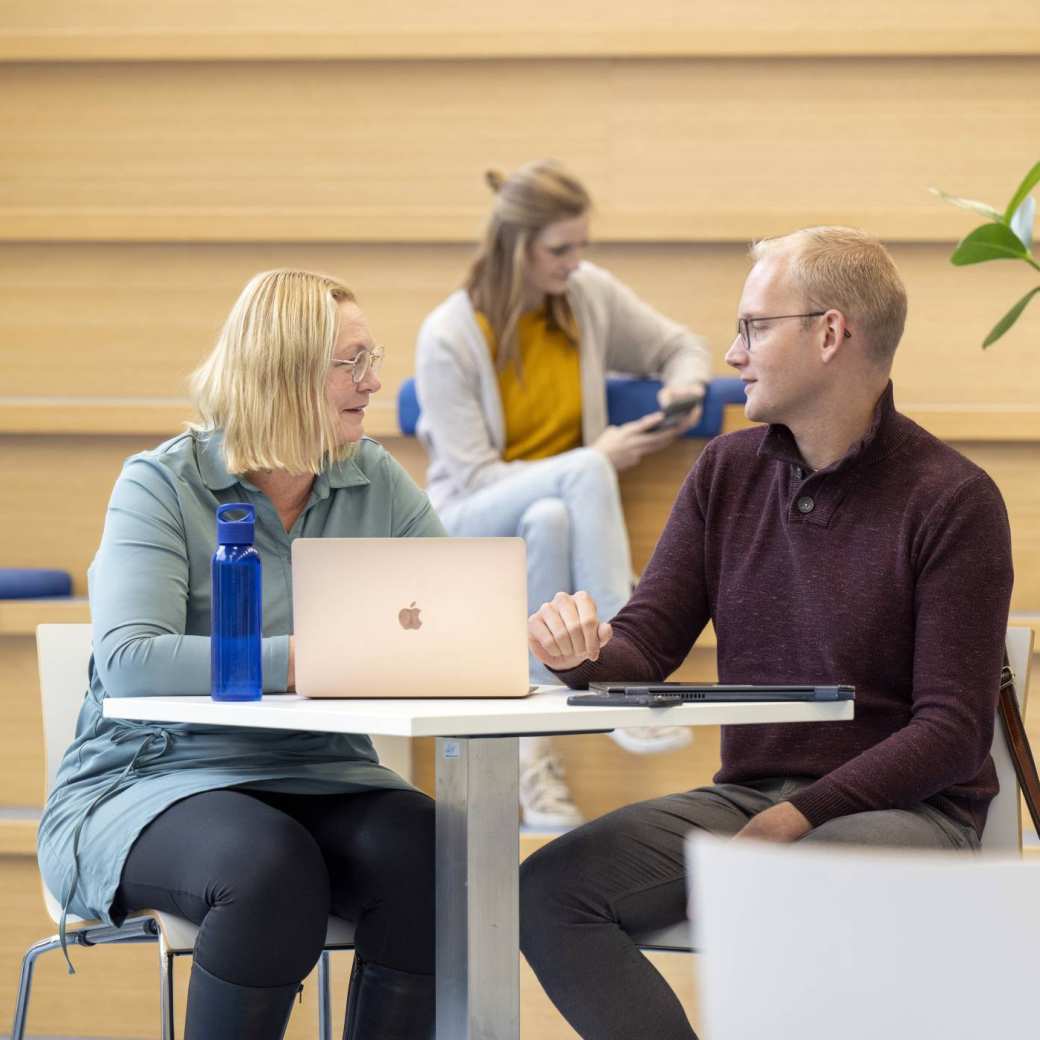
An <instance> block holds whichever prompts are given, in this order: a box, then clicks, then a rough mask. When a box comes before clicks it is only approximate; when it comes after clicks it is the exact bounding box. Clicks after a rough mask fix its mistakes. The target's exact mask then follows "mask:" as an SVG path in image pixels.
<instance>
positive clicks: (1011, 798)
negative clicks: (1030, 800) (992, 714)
mask: <svg viewBox="0 0 1040 1040" xmlns="http://www.w3.org/2000/svg"><path fill="white" fill-rule="evenodd" d="M1007 653H1008V663H1009V664H1010V665H1011V670H1012V672H1014V673H1015V696H1016V698H1017V699H1018V706H1019V709H1020V710H1021V712H1022V717H1023V718H1025V713H1026V702H1027V698H1028V696H1029V665H1030V662H1031V661H1032V657H1033V630H1032V629H1031V628H1017V627H1012V628H1009V629H1008V630H1007ZM991 753H992V755H993V763H994V765H995V766H996V767H997V779H998V780H999V781H1000V793H999V794H998V795H997V797H996V798H994V799H993V801H992V802H990V806H989V813H988V814H987V816H986V828H985V830H984V831H983V832H982V848H983V850H984V851H985V852H1021V851H1022V800H1021V798H1020V796H1019V789H1018V779H1017V777H1016V776H1015V766H1014V764H1013V763H1012V761H1011V752H1010V751H1009V750H1008V745H1007V741H1006V740H1005V739H1004V731H1003V730H1002V729H1001V727H1000V719H999V718H998V719H997V724H996V727H995V729H994V730H993V747H992V752H991Z"/></svg>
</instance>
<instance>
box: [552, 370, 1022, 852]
mask: <svg viewBox="0 0 1040 1040" xmlns="http://www.w3.org/2000/svg"><path fill="white" fill-rule="evenodd" d="M1011 584H1012V569H1011V546H1010V532H1009V529H1008V520H1007V513H1006V511H1005V509H1004V503H1003V500H1002V499H1001V496H1000V492H999V491H998V490H997V488H996V486H995V485H994V483H993V481H992V480H991V479H990V478H989V477H988V476H987V475H986V473H985V472H983V470H981V469H979V468H978V467H977V466H976V465H974V463H972V462H969V461H968V460H967V459H965V458H964V457H963V456H962V455H960V454H958V453H957V452H956V451H954V450H953V449H952V448H950V447H948V446H947V445H945V444H943V443H942V442H941V441H939V440H937V439H936V438H935V437H933V436H932V435H931V434H929V433H928V432H926V431H925V430H923V429H922V428H921V427H919V426H918V425H917V424H916V423H914V422H912V421H911V420H910V419H907V418H906V417H905V416H903V415H900V414H899V413H898V412H897V411H896V410H895V406H894V404H893V399H892V385H891V383H890V384H889V386H888V389H887V390H886V391H885V393H884V394H883V395H882V397H881V398H880V400H879V401H878V405H877V408H876V410H875V414H874V421H873V425H872V426H871V429H870V430H869V432H868V433H867V435H866V437H865V438H864V439H863V441H861V442H860V443H859V444H857V445H854V446H853V448H852V449H851V450H850V451H849V452H848V454H846V455H845V456H844V457H843V458H842V459H840V460H839V461H838V462H836V463H834V464H832V465H830V466H828V467H826V468H825V469H822V470H819V471H817V472H815V473H811V472H809V471H808V470H807V469H806V468H805V463H804V462H803V461H802V459H801V457H800V455H799V453H798V448H797V446H796V444H795V441H794V438H793V436H792V435H791V432H790V431H789V430H788V429H787V427H785V426H769V427H764V428H763V427H758V428H755V429H751V430H742V431H740V432H739V433H733V434H730V435H727V436H723V437H719V438H717V439H716V440H713V441H712V442H710V443H709V444H708V445H707V447H706V448H705V450H704V452H703V454H702V455H701V457H700V459H699V460H698V462H697V464H696V466H694V468H693V470H692V471H691V473H690V474H689V476H688V477H687V478H686V480H685V482H684V483H683V485H682V488H681V489H680V491H679V495H678V498H677V499H676V501H675V505H674V506H673V508H672V512H671V515H670V517H669V519H668V523H667V526H666V527H665V529H664V532H663V534H662V535H661V539H660V541H659V542H658V544H657V548H656V549H655V551H654V554H653V557H652V559H651V561H650V563H649V565H648V567H647V569H646V571H645V573H644V574H643V576H642V578H641V579H640V582H639V586H638V588H637V589H636V591H635V593H634V595H633V596H632V599H631V600H630V601H629V603H628V604H627V605H626V606H625V607H624V609H623V610H621V612H620V613H619V614H618V615H617V617H616V618H615V619H614V620H613V625H614V638H613V640H612V641H611V642H610V643H609V644H608V645H607V646H606V647H605V648H604V650H603V653H602V655H601V657H600V659H599V661H598V662H596V663H592V662H586V663H585V664H583V665H580V666H579V667H578V668H575V669H572V670H571V671H569V672H566V673H563V675H562V678H563V679H564V680H565V681H566V682H567V683H568V684H569V685H571V686H576V687H579V686H585V685H587V684H588V683H589V682H590V681H593V680H605V679H611V680H634V681H657V680H661V679H663V678H665V677H666V676H668V675H670V674H671V673H672V672H673V671H674V670H675V669H676V668H677V667H678V666H679V664H681V662H682V661H683V659H684V658H685V657H686V655H687V653H688V652H689V650H690V648H691V646H692V645H693V643H694V641H695V640H696V638H697V636H698V635H699V634H700V632H701V630H702V629H703V628H704V626H705V624H706V623H707V622H708V620H709V619H710V620H712V621H714V623H715V631H716V634H717V636H718V671H719V680H720V681H721V682H740V683H777V682H791V683H851V684H852V685H854V686H855V687H856V707H855V711H856V717H855V719H854V721H852V722H821V723H797V724H787V725H752V726H726V727H723V730H722V769H721V770H720V771H719V772H718V774H717V775H716V777H715V780H716V782H719V783H740V782H744V781H748V780H755V779H759V778H764V777H811V778H814V779H815V780H816V782H815V783H812V784H809V785H808V786H807V787H805V788H803V789H802V790H800V791H799V792H798V793H797V794H796V795H794V796H793V797H792V798H791V802H792V803H793V804H794V805H795V806H796V807H797V808H798V809H799V810H800V811H801V812H802V814H803V815H804V816H805V817H806V818H807V819H808V820H809V822H810V823H811V824H812V825H813V826H819V825H820V824H822V823H824V822H826V821H827V820H829V819H832V818H834V817H837V816H843V815H846V814H848V813H856V812H865V811H869V810H874V809H893V808H900V807H906V806H911V805H914V804H916V803H919V802H922V801H927V802H929V803H931V804H933V805H935V806H936V807H937V808H939V809H941V810H942V811H944V812H946V813H948V814H949V815H951V816H953V817H954V818H955V819H957V820H960V821H962V822H964V823H968V824H971V825H974V827H975V828H976V830H977V831H978V832H979V833H980V834H981V831H982V827H983V825H984V823H985V820H986V809H987V806H988V804H989V802H990V800H991V799H992V797H993V795H994V794H995V793H996V791H997V779H996V773H995V771H994V768H993V762H992V760H991V759H990V757H989V750H990V744H991V742H992V739H993V725H994V717H995V711H996V701H997V692H998V677H999V674H1000V669H1001V664H1002V654H1003V645H1004V633H1005V628H1006V625H1007V617H1008V606H1009V601H1010V596H1011Z"/></svg>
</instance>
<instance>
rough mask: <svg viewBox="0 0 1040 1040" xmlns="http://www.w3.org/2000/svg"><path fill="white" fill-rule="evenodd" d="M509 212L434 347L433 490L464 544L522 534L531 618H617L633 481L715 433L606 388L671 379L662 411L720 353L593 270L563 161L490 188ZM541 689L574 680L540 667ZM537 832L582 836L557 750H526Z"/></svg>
mask: <svg viewBox="0 0 1040 1040" xmlns="http://www.w3.org/2000/svg"><path fill="white" fill-rule="evenodd" d="M487 179H488V183H489V184H490V186H491V188H492V189H493V190H494V192H495V201H494V204H493V206H492V210H491V215H490V218H489V220H488V223H487V229H486V232H485V235H484V241H483V244H482V245H481V247H480V250H479V252H478V254H477V256H476V258H475V259H474V261H473V263H472V265H471V266H470V269H469V273H468V274H467V276H466V280H465V284H464V287H463V288H462V289H460V290H458V291H457V292H455V293H453V294H452V295H451V296H449V297H448V299H447V300H445V301H444V302H443V303H442V304H441V305H440V306H439V307H437V308H436V310H434V311H433V312H432V313H431V314H430V315H429V316H428V317H427V319H426V321H425V322H424V323H423V326H422V329H421V330H420V332H419V339H418V348H417V358H416V380H417V386H418V393H419V403H420V406H421V417H420V420H419V431H418V432H419V436H420V438H421V440H422V442H423V444H424V446H425V448H426V451H427V453H428V455H429V459H430V465H429V482H428V488H427V490H428V492H429V495H430V499H431V501H432V502H433V504H434V506H435V508H436V509H437V511H438V513H439V514H440V516H441V519H442V520H443V521H444V525H445V527H446V528H447V529H448V531H449V533H451V534H452V535H457V536H489V535H520V536H522V537H523V538H524V539H525V540H526V542H527V552H528V599H529V607H530V610H531V612H534V611H535V610H537V609H538V607H539V606H540V605H541V604H542V603H543V602H546V601H548V600H551V599H552V597H553V596H554V595H555V594H556V593H557V592H560V591H564V592H575V591H577V590H579V589H584V590H585V591H587V592H589V594H590V595H592V597H593V598H594V599H595V601H596V602H597V603H598V604H600V605H601V614H602V616H603V617H605V618H609V617H610V616H612V615H613V614H614V613H615V612H616V611H618V610H620V609H621V607H622V606H623V605H624V603H625V602H626V600H627V599H628V597H629V594H630V593H631V589H632V567H631V562H630V559H629V550H628V536H627V533H626V531H625V522H624V518H623V516H622V512H621V499H620V495H619V491H618V479H617V473H618V471H620V470H624V469H628V468H629V467H631V466H635V465H636V464H637V463H638V462H639V461H640V459H642V458H643V457H644V456H645V455H648V454H651V453H653V452H655V451H658V450H660V449H661V448H663V447H665V446H666V445H667V444H670V443H671V442H672V441H674V440H675V438H676V437H677V436H679V435H680V434H681V433H682V432H684V430H686V429H688V428H689V427H690V426H691V425H692V424H694V423H695V422H696V421H697V419H698V418H699V414H700V413H699V408H696V407H695V408H694V409H693V411H692V412H691V413H690V414H689V416H688V417H687V419H686V420H685V422H683V423H680V424H679V425H678V426H676V427H673V428H671V429H667V430H660V431H655V429H654V427H655V426H656V425H657V424H658V422H659V421H660V420H661V418H662V415H661V413H660V412H656V413H654V414H652V415H648V416H645V417H644V418H643V419H639V420H637V421H635V422H630V423H626V424H625V425H623V426H608V424H607V405H606V373H607V371H608V370H609V371H619V372H626V373H631V374H633V375H638V376H657V377H659V378H661V379H662V380H663V381H664V384H665V385H664V388H663V389H662V390H661V393H660V395H659V404H660V406H661V407H662V408H664V407H665V406H667V405H669V404H672V403H674V402H678V401H682V400H695V399H698V398H700V397H701V396H703V392H704V384H705V382H706V381H707V379H708V378H709V376H710V371H711V369H710V359H709V356H708V352H707V350H706V348H705V346H704V344H703V342H702V341H701V340H700V339H699V338H698V337H696V336H694V335H693V334H692V333H690V332H689V331H688V330H687V329H685V328H683V327H682V326H681V325H677V324H676V323H675V322H673V321H670V320H669V319H668V318H665V317H664V316H663V315H661V314H659V313H657V311H655V310H653V309H652V308H651V307H650V306H649V305H648V304H646V303H644V302H643V301H642V300H641V299H639V297H638V296H636V294H635V293H633V292H632V290H631V289H629V288H627V287H626V286H625V285H623V284H622V283H621V282H619V281H618V280H617V279H616V278H615V277H614V276H613V275H611V274H610V273H609V272H608V271H605V270H603V269H602V268H600V267H596V266H594V265H592V264H590V263H587V262H585V261H583V260H582V254H583V253H584V250H585V247H586V245H587V243H588V236H589V210H590V206H591V201H590V198H589V194H588V192H587V191H586V190H585V188H584V186H583V185H582V184H581V183H580V182H579V181H578V180H577V179H576V178H575V177H574V176H573V175H572V174H570V173H569V172H568V171H567V170H566V169H564V168H563V167H562V166H561V165H560V164H558V163H555V162H550V161H540V162H533V163H529V164H528V165H526V166H523V167H521V168H520V169H519V170H517V171H516V172H514V173H513V174H512V175H510V176H509V177H503V176H502V175H501V174H498V173H494V172H492V173H489V174H488V178H487ZM531 675H532V679H534V680H535V681H537V682H556V681H557V680H556V678H555V677H554V676H553V674H552V673H551V672H549V671H548V670H547V669H546V668H545V667H544V666H543V665H542V664H541V663H540V662H538V661H536V660H535V659H534V658H532V659H531ZM615 739H616V740H617V742H618V743H619V744H621V746H622V747H625V748H626V749H627V750H630V751H637V752H654V751H666V750H671V749H673V748H676V747H682V746H684V745H685V744H686V743H688V742H689V734H688V731H686V730H679V729H676V728H675V727H662V728H655V729H653V730H645V731H633V730H625V731H621V730H618V731H615ZM520 754H521V766H520V768H521V775H520V790H521V794H520V800H521V808H522V810H523V816H524V822H525V823H526V824H528V825H530V826H540V827H568V826H573V825H575V824H577V823H580V822H581V814H580V813H579V812H578V810H577V808H576V807H575V805H574V802H573V800H572V798H571V796H570V792H569V791H568V789H567V786H566V782H565V780H564V777H563V773H562V768H561V766H560V763H559V760H558V758H557V757H556V756H555V755H553V754H552V753H551V748H550V743H549V740H548V738H527V739H524V740H522V741H521V749H520Z"/></svg>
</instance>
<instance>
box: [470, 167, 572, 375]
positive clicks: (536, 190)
mask: <svg viewBox="0 0 1040 1040" xmlns="http://www.w3.org/2000/svg"><path fill="white" fill-rule="evenodd" d="M485 177H486V179H487V182H488V184H489V185H490V187H491V188H492V190H493V191H494V192H495V204H494V206H493V208H492V210H491V216H490V218H489V219H488V223H487V228H486V229H485V232H484V240H483V242H482V243H481V246H480V249H479V251H478V253H477V255H476V257H475V258H474V260H473V263H472V265H471V266H470V269H469V273H468V274H467V276H466V280H465V283H464V284H465V288H466V290H467V291H468V292H469V297H470V300H471V301H472V303H473V306H474V308H475V309H476V310H478V311H481V312H482V313H483V314H484V316H485V317H486V318H487V321H488V324H489V325H490V326H491V332H492V335H493V336H494V337H495V342H496V343H497V345H498V350H497V358H496V364H497V367H498V369H499V371H501V370H503V369H505V368H506V367H507V366H508V365H513V366H514V367H515V368H516V369H517V371H518V372H519V371H520V349H519V344H518V343H517V339H516V329H517V323H518V322H519V320H520V315H521V314H522V313H523V310H524V278H525V274H526V268H527V262H528V258H529V256H530V249H531V246H532V244H533V242H534V238H535V236H536V235H537V234H538V232H539V231H541V230H542V229H543V228H545V227H547V226H548V225H549V224H554V223H556V222H557V221H558V220H570V219H572V218H574V217H581V216H584V215H585V214H586V213H587V212H588V210H589V207H590V206H591V204H592V203H591V200H590V198H589V193H588V192H587V191H586V190H585V187H584V185H583V184H582V183H581V182H580V181H579V180H578V179H577V178H576V177H574V176H573V175H572V174H570V173H568V172H567V170H565V169H564V167H563V166H562V165H561V164H560V163H558V162H555V161H554V160H551V159H540V160H538V161H537V162H531V163H528V164H527V165H526V166H521V167H520V169H518V170H516V171H515V172H514V173H512V174H510V176H508V177H505V176H503V175H502V174H501V173H498V172H497V171H495V170H489V171H488V172H487V174H486V175H485ZM546 312H547V317H548V320H549V322H550V324H551V325H554V326H555V327H556V328H559V329H562V330H563V331H564V332H565V333H567V335H568V336H570V337H571V338H572V339H573V340H577V338H578V327H577V323H576V321H575V319H574V314H573V312H572V311H571V306H570V303H569V302H568V301H567V297H566V296H562V295H561V296H548V297H546Z"/></svg>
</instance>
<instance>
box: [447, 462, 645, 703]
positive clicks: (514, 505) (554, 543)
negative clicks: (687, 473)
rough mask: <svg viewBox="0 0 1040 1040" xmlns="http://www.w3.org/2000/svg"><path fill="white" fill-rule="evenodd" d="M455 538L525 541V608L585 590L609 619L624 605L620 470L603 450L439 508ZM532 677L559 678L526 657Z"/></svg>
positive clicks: (528, 471)
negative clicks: (559, 595) (514, 538)
mask: <svg viewBox="0 0 1040 1040" xmlns="http://www.w3.org/2000/svg"><path fill="white" fill-rule="evenodd" d="M440 517H441V520H442V522H443V523H444V526H445V528H446V529H447V531H448V533H449V534H451V535H454V536H456V537H459V538H475V537H484V538H486V537H495V536H497V537H503V536H514V535H519V536H520V537H521V538H523V539H524V541H525V542H526V543H527V609H528V613H529V614H533V613H534V612H535V611H536V610H537V609H538V608H539V607H540V606H541V605H542V604H543V603H547V602H548V601H549V600H551V599H552V598H553V596H555V595H556V593H557V592H561V591H562V592H577V591H579V590H584V591H585V592H587V593H588V594H589V595H590V596H591V597H592V598H593V599H594V600H595V602H596V607H597V609H598V613H599V616H600V618H602V619H603V620H609V619H610V618H612V617H613V616H614V615H615V614H616V613H617V612H618V611H619V610H620V609H621V608H622V607H623V606H624V605H625V603H627V602H628V597H629V595H630V594H631V591H632V561H631V557H630V556H629V551H628V533H627V532H626V530H625V519H624V516H623V514H622V512H621V493H620V490H619V488H618V479H617V473H616V472H615V470H614V467H613V465H612V464H611V462H610V460H609V459H607V457H606V456H605V455H603V454H602V453H601V452H598V451H596V450H594V449H592V448H576V449H575V450H574V451H567V452H564V453H563V454H562V455H556V456H554V457H553V458H551V459H541V460H539V461H537V462H532V463H530V464H529V465H527V466H525V467H524V468H523V469H521V470H520V471H519V472H518V473H517V474H516V476H510V477H507V478H506V479H505V480H500V481H499V482H498V483H497V484H492V485H491V486H490V487H486V488H482V489H481V490H480V491H477V492H476V493H475V494H472V495H470V496H469V497H468V498H464V499H462V500H460V501H456V502H452V503H451V504H450V505H448V506H445V507H444V508H443V509H441V510H440ZM531 678H532V680H533V681H534V682H549V683H555V682H556V681H557V680H556V678H555V677H554V676H553V675H552V673H551V672H549V671H548V670H547V669H546V668H545V666H544V665H542V664H541V663H540V662H539V661H537V660H536V659H535V658H534V657H533V656H532V658H531Z"/></svg>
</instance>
